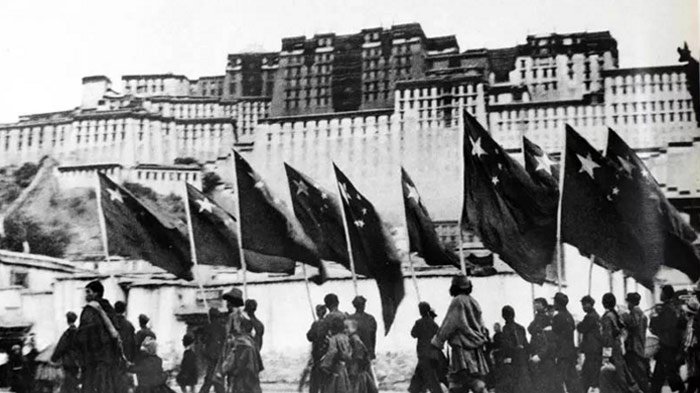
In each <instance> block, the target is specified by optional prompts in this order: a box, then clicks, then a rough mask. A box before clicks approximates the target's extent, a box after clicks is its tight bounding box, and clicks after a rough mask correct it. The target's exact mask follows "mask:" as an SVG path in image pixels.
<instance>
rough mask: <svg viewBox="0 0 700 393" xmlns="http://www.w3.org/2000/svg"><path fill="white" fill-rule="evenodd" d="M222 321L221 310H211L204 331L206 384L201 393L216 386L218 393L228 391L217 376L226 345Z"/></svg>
mask: <svg viewBox="0 0 700 393" xmlns="http://www.w3.org/2000/svg"><path fill="white" fill-rule="evenodd" d="M221 319H222V318H221V313H220V311H219V309H217V308H214V307H212V308H210V309H209V322H208V323H207V324H206V326H204V329H202V338H203V340H204V362H205V366H206V368H205V374H204V382H202V386H201V387H200V388H199V393H209V390H210V389H211V387H212V386H214V391H215V392H216V393H224V392H225V390H226V389H225V387H224V382H223V379H222V378H221V377H220V376H217V375H216V371H217V366H218V365H219V360H220V359H221V356H222V353H223V349H224V344H225V343H226V328H225V327H224V326H223V324H222V323H221Z"/></svg>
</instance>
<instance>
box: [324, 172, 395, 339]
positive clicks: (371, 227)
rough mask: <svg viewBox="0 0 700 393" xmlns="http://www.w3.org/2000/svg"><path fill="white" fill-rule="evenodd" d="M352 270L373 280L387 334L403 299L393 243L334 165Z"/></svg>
mask: <svg viewBox="0 0 700 393" xmlns="http://www.w3.org/2000/svg"><path fill="white" fill-rule="evenodd" d="M333 168H334V169H335V177H336V180H337V181H338V190H339V192H340V195H341V197H340V200H341V204H342V208H343V211H344V212H345V220H346V223H347V225H346V228H347V230H348V237H349V238H350V246H351V247H350V248H351V250H352V256H353V261H354V263H355V268H356V269H357V268H358V267H359V268H361V269H366V270H367V272H368V276H369V277H372V278H374V279H375V281H376V282H377V286H378V287H379V297H380V298H381V301H382V317H383V318H382V319H383V321H384V332H385V334H388V333H389V329H390V328H391V325H392V323H393V322H394V317H395V316H396V310H397V309H398V307H399V304H401V301H402V300H403V297H404V286H403V274H402V272H401V259H400V257H399V255H398V253H397V251H396V248H395V247H394V242H393V239H392V238H391V235H390V234H389V233H388V231H387V229H386V227H385V225H384V222H383V221H382V220H381V218H380V217H379V215H378V214H377V212H376V210H375V209H374V206H373V205H372V204H371V203H370V202H369V201H368V200H367V199H366V198H365V197H364V196H362V194H360V193H359V192H358V191H357V189H356V188H355V186H353V184H352V183H351V182H350V180H348V178H347V177H346V176H345V174H344V173H343V172H342V171H341V170H340V169H338V167H337V166H336V165H335V164H333Z"/></svg>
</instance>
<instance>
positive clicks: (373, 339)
mask: <svg viewBox="0 0 700 393" xmlns="http://www.w3.org/2000/svg"><path fill="white" fill-rule="evenodd" d="M366 304H367V299H365V298H364V296H355V298H354V299H352V305H353V307H355V313H354V314H352V315H350V317H349V318H350V319H353V320H355V321H356V322H357V335H358V336H360V339H361V340H362V343H364V344H365V347H366V348H367V350H368V351H369V357H370V359H375V358H376V357H377V356H376V354H375V346H376V343H377V321H376V320H375V319H374V317H373V316H372V315H371V314H368V313H366V312H365V305H366Z"/></svg>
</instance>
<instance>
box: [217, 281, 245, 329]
mask: <svg viewBox="0 0 700 393" xmlns="http://www.w3.org/2000/svg"><path fill="white" fill-rule="evenodd" d="M222 297H223V299H224V300H225V301H226V309H228V313H229V315H228V321H226V335H227V338H228V339H229V341H232V340H233V338H235V337H236V336H238V335H239V334H241V319H242V318H243V315H242V314H243V310H242V308H243V305H244V302H243V292H241V290H240V289H238V288H231V290H230V291H228V292H226V293H224V295H223V296H222Z"/></svg>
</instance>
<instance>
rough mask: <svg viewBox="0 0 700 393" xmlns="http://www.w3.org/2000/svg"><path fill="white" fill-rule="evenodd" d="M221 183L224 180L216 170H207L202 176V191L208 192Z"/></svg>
mask: <svg viewBox="0 0 700 393" xmlns="http://www.w3.org/2000/svg"><path fill="white" fill-rule="evenodd" d="M220 184H223V181H222V180H221V177H220V176H219V175H217V174H216V173H214V172H205V173H204V176H202V192H203V193H205V194H208V193H209V192H210V191H212V190H213V189H215V188H216V186H218V185H220Z"/></svg>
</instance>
